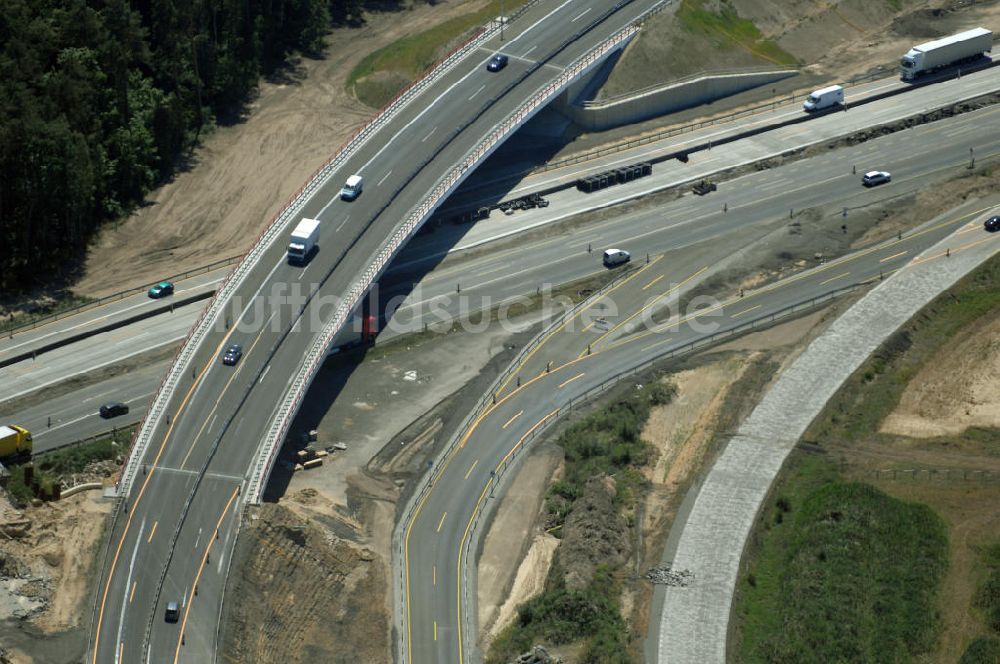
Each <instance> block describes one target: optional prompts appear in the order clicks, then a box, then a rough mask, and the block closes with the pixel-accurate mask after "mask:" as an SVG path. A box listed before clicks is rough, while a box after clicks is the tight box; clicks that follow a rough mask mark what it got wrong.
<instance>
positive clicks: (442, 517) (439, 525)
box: [437, 512, 448, 532]
mask: <svg viewBox="0 0 1000 664" xmlns="http://www.w3.org/2000/svg"><path fill="white" fill-rule="evenodd" d="M446 516H448V513H447V512H445V513H444V514H442V515H441V520H440V521H438V528H437V531H438V532H441V526H443V525H444V518H445V517H446Z"/></svg>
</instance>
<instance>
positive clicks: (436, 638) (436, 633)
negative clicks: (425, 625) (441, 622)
mask: <svg viewBox="0 0 1000 664" xmlns="http://www.w3.org/2000/svg"><path fill="white" fill-rule="evenodd" d="M434 640H435V641H437V640H438V621H436V620H435V621H434Z"/></svg>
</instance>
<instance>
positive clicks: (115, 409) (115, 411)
mask: <svg viewBox="0 0 1000 664" xmlns="http://www.w3.org/2000/svg"><path fill="white" fill-rule="evenodd" d="M127 412H128V404H124V403H122V402H121V401H112V402H110V403H106V404H104V405H103V406H101V411H100V413H101V417H103V418H104V419H110V418H112V417H118V416H119V415H124V414H126V413H127Z"/></svg>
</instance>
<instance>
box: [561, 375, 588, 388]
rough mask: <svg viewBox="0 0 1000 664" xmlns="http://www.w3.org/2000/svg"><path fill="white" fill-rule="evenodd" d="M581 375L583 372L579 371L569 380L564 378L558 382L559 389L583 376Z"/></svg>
mask: <svg viewBox="0 0 1000 664" xmlns="http://www.w3.org/2000/svg"><path fill="white" fill-rule="evenodd" d="M583 376H584V374H583V372H581V373H578V374H577V375H575V376H573V377H572V378H570V379H569V380H564V381H563V382H561V383H559V389H562V388H564V387H566V386H567V385H569V384H570V383H572V382H573V381H574V380H578V379H580V378H583Z"/></svg>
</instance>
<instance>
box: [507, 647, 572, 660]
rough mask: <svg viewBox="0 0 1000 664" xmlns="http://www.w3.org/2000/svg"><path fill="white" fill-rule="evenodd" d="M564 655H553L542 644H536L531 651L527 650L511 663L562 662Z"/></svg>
mask: <svg viewBox="0 0 1000 664" xmlns="http://www.w3.org/2000/svg"><path fill="white" fill-rule="evenodd" d="M562 663H563V660H562V657H553V656H552V655H550V654H549V651H547V650H546V649H545V648H543V647H542V646H535V647H534V648H532V649H531V651H530V652H526V653H524V654H523V655H521V656H519V657H518V658H517V659H515V660H513V661H512V662H511V664H562Z"/></svg>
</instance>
